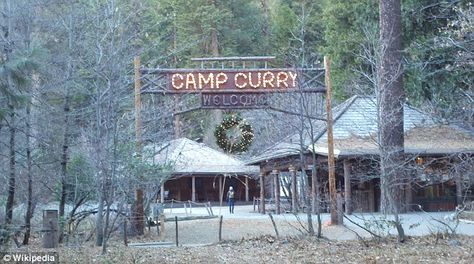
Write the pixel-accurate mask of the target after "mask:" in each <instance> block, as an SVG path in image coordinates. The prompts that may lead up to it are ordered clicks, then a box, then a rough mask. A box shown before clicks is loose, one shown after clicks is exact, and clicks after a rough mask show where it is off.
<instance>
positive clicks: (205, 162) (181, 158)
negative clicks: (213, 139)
mask: <svg viewBox="0 0 474 264" xmlns="http://www.w3.org/2000/svg"><path fill="white" fill-rule="evenodd" d="M154 148H155V150H154V153H156V154H155V155H154V160H153V162H155V163H157V164H162V165H165V166H169V168H170V171H171V172H170V176H169V177H167V178H166V180H165V181H163V182H162V185H161V197H160V200H161V202H164V201H165V200H171V199H174V200H177V201H194V202H208V201H210V202H217V201H221V199H222V200H223V201H225V200H226V193H227V190H228V189H229V187H230V186H233V188H234V190H235V199H236V201H250V200H252V199H253V197H254V196H257V195H258V194H259V189H258V187H257V181H256V177H257V176H258V172H259V168H258V167H257V166H249V165H245V163H244V162H243V161H241V160H239V159H237V158H235V157H232V156H230V155H228V154H225V153H223V152H220V151H217V150H215V149H212V148H210V147H208V146H206V145H204V144H202V143H198V142H196V141H193V140H190V139H187V138H179V139H175V140H171V141H169V142H166V143H165V144H163V145H160V146H154Z"/></svg>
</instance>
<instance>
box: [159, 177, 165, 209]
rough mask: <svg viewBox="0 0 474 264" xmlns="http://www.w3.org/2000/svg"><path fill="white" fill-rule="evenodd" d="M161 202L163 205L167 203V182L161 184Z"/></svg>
mask: <svg viewBox="0 0 474 264" xmlns="http://www.w3.org/2000/svg"><path fill="white" fill-rule="evenodd" d="M160 201H161V203H162V204H164V203H165V182H163V183H161V193H160Z"/></svg>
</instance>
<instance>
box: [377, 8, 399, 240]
mask: <svg viewBox="0 0 474 264" xmlns="http://www.w3.org/2000/svg"><path fill="white" fill-rule="evenodd" d="M379 10H380V49H381V56H382V57H381V64H380V69H379V76H380V79H379V81H380V83H379V85H378V91H377V95H378V96H377V99H378V126H379V136H378V138H379V151H380V172H381V175H380V181H381V187H380V189H381V211H382V212H384V213H393V214H394V215H395V217H396V220H395V221H396V225H397V230H398V232H399V239H400V240H401V241H403V240H404V233H403V228H402V227H401V224H400V221H399V219H398V213H399V210H400V208H399V202H398V195H399V188H400V184H397V183H400V182H399V181H398V180H397V179H399V178H402V175H403V170H402V169H401V168H402V167H403V164H402V163H403V155H404V146H403V144H404V133H403V105H404V102H405V93H404V89H403V75H402V74H403V70H402V17H401V15H402V14H401V3H400V0H381V1H380V7H379Z"/></svg>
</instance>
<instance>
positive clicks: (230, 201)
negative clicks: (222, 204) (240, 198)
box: [227, 186, 235, 214]
mask: <svg viewBox="0 0 474 264" xmlns="http://www.w3.org/2000/svg"><path fill="white" fill-rule="evenodd" d="M234 195H235V193H234V188H233V187H232V186H230V187H229V191H228V192H227V203H228V204H229V212H230V213H231V214H233V213H234Z"/></svg>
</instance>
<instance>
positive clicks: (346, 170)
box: [343, 159, 352, 215]
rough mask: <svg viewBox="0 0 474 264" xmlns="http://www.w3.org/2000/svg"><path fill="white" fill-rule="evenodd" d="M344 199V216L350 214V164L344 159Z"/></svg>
mask: <svg viewBox="0 0 474 264" xmlns="http://www.w3.org/2000/svg"><path fill="white" fill-rule="evenodd" d="M343 165H344V199H345V203H346V214H348V215H350V214H352V190H351V163H350V161H349V160H348V159H344V161H343Z"/></svg>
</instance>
